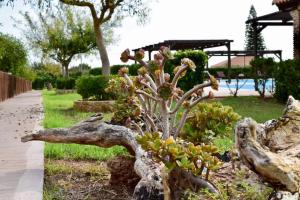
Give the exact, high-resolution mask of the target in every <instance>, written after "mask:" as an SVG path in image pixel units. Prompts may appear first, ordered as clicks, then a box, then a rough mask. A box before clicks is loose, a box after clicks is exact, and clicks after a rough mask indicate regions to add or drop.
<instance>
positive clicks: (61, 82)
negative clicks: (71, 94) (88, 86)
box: [56, 77, 75, 90]
mask: <svg viewBox="0 0 300 200" xmlns="http://www.w3.org/2000/svg"><path fill="white" fill-rule="evenodd" d="M56 88H57V89H61V90H72V89H75V78H71V77H69V78H62V77H60V78H58V79H57V80H56Z"/></svg>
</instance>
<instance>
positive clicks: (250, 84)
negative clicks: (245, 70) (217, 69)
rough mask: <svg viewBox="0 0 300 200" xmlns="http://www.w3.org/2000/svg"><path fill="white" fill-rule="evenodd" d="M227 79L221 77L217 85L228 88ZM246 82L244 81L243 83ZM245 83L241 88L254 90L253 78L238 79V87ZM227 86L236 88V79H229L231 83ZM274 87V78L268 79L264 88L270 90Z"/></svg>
mask: <svg viewBox="0 0 300 200" xmlns="http://www.w3.org/2000/svg"><path fill="white" fill-rule="evenodd" d="M226 81H227V79H221V80H220V85H219V87H220V88H221V89H228V86H227V85H226ZM245 82H246V83H245ZM244 83H245V85H244V86H243V87H242V88H241V90H243V89H244V90H255V88H254V80H253V79H240V80H239V87H240V86H242V85H243V84H244ZM229 87H230V88H231V89H235V88H236V79H231V83H230V84H229ZM274 87H275V81H274V79H268V81H267V84H266V89H267V90H271V89H272V88H273V89H274Z"/></svg>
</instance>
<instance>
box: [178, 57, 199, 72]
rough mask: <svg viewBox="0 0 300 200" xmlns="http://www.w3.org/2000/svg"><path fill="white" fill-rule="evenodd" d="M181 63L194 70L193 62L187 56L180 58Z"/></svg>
mask: <svg viewBox="0 0 300 200" xmlns="http://www.w3.org/2000/svg"><path fill="white" fill-rule="evenodd" d="M181 64H182V65H185V66H188V67H189V68H190V69H191V70H192V71H195V70H196V65H195V63H194V62H193V61H192V60H191V59H189V58H183V59H182V60H181Z"/></svg>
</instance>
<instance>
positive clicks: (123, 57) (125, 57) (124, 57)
mask: <svg viewBox="0 0 300 200" xmlns="http://www.w3.org/2000/svg"><path fill="white" fill-rule="evenodd" d="M129 58H130V50H129V49H126V50H125V51H123V52H122V54H121V57H120V59H121V61H122V62H125V63H126V62H128V60H129Z"/></svg>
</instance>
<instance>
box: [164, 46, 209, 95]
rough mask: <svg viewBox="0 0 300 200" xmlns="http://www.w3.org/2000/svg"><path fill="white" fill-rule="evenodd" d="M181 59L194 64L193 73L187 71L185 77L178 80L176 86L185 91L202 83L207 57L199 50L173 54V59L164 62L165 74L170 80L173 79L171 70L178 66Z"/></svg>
mask: <svg viewBox="0 0 300 200" xmlns="http://www.w3.org/2000/svg"><path fill="white" fill-rule="evenodd" d="M182 58H189V59H191V60H192V61H194V63H195V64H196V66H197V67H196V71H195V72H193V71H191V70H188V71H187V73H186V75H185V76H184V77H183V78H181V79H180V81H179V82H178V86H179V87H180V88H181V89H182V90H184V91H187V90H189V89H191V88H193V87H194V85H196V84H199V83H203V80H204V74H203V71H204V66H205V64H206V62H207V55H206V54H205V53H204V52H203V51H200V50H185V51H177V52H176V53H175V54H174V59H172V60H169V61H167V62H166V65H165V72H167V73H169V74H170V75H171V78H173V77H174V73H173V70H174V68H175V67H176V66H178V65H180V62H181V59H182Z"/></svg>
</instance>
